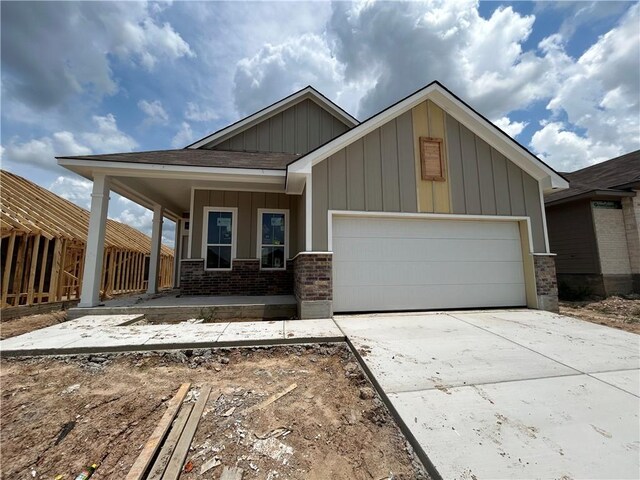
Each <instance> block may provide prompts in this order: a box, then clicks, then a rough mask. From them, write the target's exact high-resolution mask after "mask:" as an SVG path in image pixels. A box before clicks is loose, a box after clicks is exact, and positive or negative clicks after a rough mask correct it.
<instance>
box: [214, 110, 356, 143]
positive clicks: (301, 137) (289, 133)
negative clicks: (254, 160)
mask: <svg viewBox="0 0 640 480" xmlns="http://www.w3.org/2000/svg"><path fill="white" fill-rule="evenodd" d="M347 128H348V127H347V126H346V125H345V124H344V123H342V121H340V120H339V119H338V118H336V117H334V116H333V115H332V114H331V113H329V112H328V111H327V110H325V109H324V108H322V107H321V106H319V105H318V104H317V103H315V102H313V101H311V100H303V101H302V102H300V103H297V104H296V105H293V106H291V107H290V108H288V109H286V110H284V111H282V112H279V113H277V114H275V115H273V116H272V117H270V118H267V119H265V120H263V121H262V122H260V123H258V124H257V125H254V126H252V127H250V128H248V129H246V130H244V131H242V132H240V133H238V134H236V135H234V136H233V137H231V138H229V139H227V140H224V141H223V142H221V143H218V144H215V145H213V144H212V145H205V146H204V147H203V148H212V149H215V150H237V151H247V152H255V151H257V152H286V153H299V154H304V153H308V152H310V151H311V150H313V149H315V148H317V147H319V146H320V145H322V144H323V143H326V142H328V141H329V140H331V139H332V138H335V137H337V136H338V135H340V134H342V133H344V132H345V131H346V130H347Z"/></svg>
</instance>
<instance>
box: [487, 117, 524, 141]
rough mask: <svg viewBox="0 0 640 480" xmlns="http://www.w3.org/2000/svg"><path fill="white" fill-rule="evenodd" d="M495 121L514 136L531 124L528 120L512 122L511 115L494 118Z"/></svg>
mask: <svg viewBox="0 0 640 480" xmlns="http://www.w3.org/2000/svg"><path fill="white" fill-rule="evenodd" d="M493 123H495V125H496V126H497V127H498V128H499V129H501V130H502V131H504V132H506V133H507V134H508V135H509V136H510V137H512V138H516V137H517V136H518V135H520V134H521V133H522V130H524V128H525V127H526V126H527V125H528V124H529V123H528V122H512V121H511V120H510V119H509V117H500V118H499V119H497V120H494V121H493Z"/></svg>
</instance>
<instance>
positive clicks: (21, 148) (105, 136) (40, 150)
mask: <svg viewBox="0 0 640 480" xmlns="http://www.w3.org/2000/svg"><path fill="white" fill-rule="evenodd" d="M93 122H94V124H95V127H96V128H95V129H94V130H93V131H89V132H82V133H80V134H79V135H78V137H76V136H75V135H74V134H73V133H71V132H68V131H61V132H55V133H53V134H52V135H50V136H44V137H41V138H37V139H32V140H29V141H26V142H19V141H17V140H16V139H12V140H10V141H9V144H8V145H6V146H4V147H3V148H4V153H3V161H4V160H7V161H8V162H11V163H13V164H16V165H36V166H39V167H43V168H47V169H56V161H55V158H54V157H56V156H58V157H59V156H75V155H90V154H92V153H98V152H100V153H113V152H128V151H131V150H133V149H134V148H135V147H137V143H136V141H135V140H134V139H133V138H132V137H130V136H129V135H127V134H126V133H124V132H122V131H120V130H119V129H118V125H117V123H116V119H115V117H114V116H113V115H112V114H107V115H105V116H99V115H95V116H94V117H93Z"/></svg>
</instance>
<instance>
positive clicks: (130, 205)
mask: <svg viewBox="0 0 640 480" xmlns="http://www.w3.org/2000/svg"><path fill="white" fill-rule="evenodd" d="M115 196H116V198H117V201H116V202H112V204H111V208H110V210H109V218H112V219H113V220H116V221H118V222H121V223H124V224H126V225H129V226H130V227H133V228H135V229H137V230H140V231H141V232H142V233H144V234H145V235H148V236H151V229H152V224H153V212H152V211H151V210H149V209H148V208H145V207H143V206H141V205H138V204H137V203H135V202H132V201H131V200H129V199H128V198H125V197H122V196H120V195H115ZM114 203H115V205H114ZM123 207H124V210H121V209H122V208H123ZM174 235H175V223H174V222H172V221H171V220H167V219H164V221H163V224H162V243H163V244H165V245H167V246H168V247H169V248H173V246H174Z"/></svg>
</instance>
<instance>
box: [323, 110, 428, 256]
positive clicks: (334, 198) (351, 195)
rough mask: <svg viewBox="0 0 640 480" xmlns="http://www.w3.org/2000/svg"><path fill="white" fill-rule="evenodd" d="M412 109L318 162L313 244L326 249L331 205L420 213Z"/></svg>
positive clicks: (344, 207) (334, 208) (337, 208)
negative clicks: (418, 208) (328, 214)
mask: <svg viewBox="0 0 640 480" xmlns="http://www.w3.org/2000/svg"><path fill="white" fill-rule="evenodd" d="M412 139H413V124H412V119H411V112H407V113H405V114H403V115H401V116H399V117H398V118H396V119H394V120H391V121H390V122H388V123H387V124H385V125H383V126H382V127H381V128H378V129H376V130H374V131H373V132H371V133H369V134H368V135H366V136H365V137H363V138H361V139H359V140H356V141H355V142H353V143H352V144H351V145H349V146H348V147H347V148H344V149H342V150H340V151H338V152H337V153H335V154H334V155H332V156H331V157H329V158H328V159H327V160H325V161H323V162H321V163H319V164H317V165H316V166H314V167H313V173H312V179H313V188H312V194H313V249H314V250H318V251H323V250H326V249H327V235H328V233H327V212H328V210H365V211H384V212H412V213H413V212H416V211H417V198H416V177H415V164H414V161H415V157H414V150H413V141H412Z"/></svg>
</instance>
